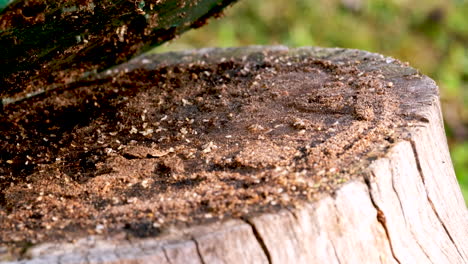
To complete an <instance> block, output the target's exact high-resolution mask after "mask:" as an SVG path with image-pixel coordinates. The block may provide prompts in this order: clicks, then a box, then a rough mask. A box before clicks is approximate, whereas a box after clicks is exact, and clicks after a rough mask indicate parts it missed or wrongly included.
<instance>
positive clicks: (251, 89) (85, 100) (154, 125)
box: [0, 53, 403, 247]
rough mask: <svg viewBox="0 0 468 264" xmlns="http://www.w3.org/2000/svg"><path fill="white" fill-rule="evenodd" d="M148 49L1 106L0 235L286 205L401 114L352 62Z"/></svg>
mask: <svg viewBox="0 0 468 264" xmlns="http://www.w3.org/2000/svg"><path fill="white" fill-rule="evenodd" d="M150 60H151V57H148V58H145V59H143V60H141V61H140V63H141V67H136V68H135V69H133V70H128V69H127V70H125V69H123V68H120V69H118V70H115V71H110V75H106V77H102V78H100V79H95V80H88V81H81V82H78V83H74V84H71V85H68V87H67V88H66V89H63V90H60V91H53V92H50V93H47V94H44V95H43V96H39V97H36V98H31V99H29V100H26V101H22V102H19V103H17V104H12V105H8V106H7V107H6V108H5V109H3V113H2V114H1V116H0V133H1V135H2V136H1V137H0V146H1V152H0V159H1V160H0V161H1V163H0V186H1V194H0V222H1V223H2V224H1V226H0V241H1V244H0V245H3V246H9V247H12V246H18V247H23V246H25V245H29V244H34V243H39V242H45V241H73V240H74V239H76V238H78V237H81V236H86V235H92V234H102V235H112V234H115V233H121V232H125V233H126V234H127V235H128V236H136V237H147V236H157V235H158V234H159V233H160V232H162V231H163V230H164V228H165V227H167V226H169V225H190V224H194V223H202V222H205V221H218V220H219V219H223V218H229V217H243V216H246V215H249V214H253V213H260V212H264V211H272V210H275V208H280V207H283V208H284V207H293V206H297V205H300V204H301V203H302V202H304V201H311V200H314V199H316V198H318V197H320V196H321V195H323V194H330V193H333V191H334V190H335V189H336V188H337V187H338V186H339V185H340V184H342V183H344V182H346V181H348V180H349V179H350V178H352V177H358V176H359V175H360V173H359V172H360V170H361V167H362V166H365V165H366V164H367V163H368V162H369V161H371V160H373V159H375V158H376V157H377V156H379V155H381V153H383V152H384V151H385V149H386V148H388V146H389V145H390V144H391V143H392V142H393V140H395V138H394V135H395V134H394V131H395V128H396V127H398V126H399V125H400V124H401V123H402V122H403V119H402V118H401V117H400V115H398V114H395V113H398V112H399V111H400V108H399V102H400V100H401V99H400V98H399V97H398V95H397V93H394V92H393V89H394V88H395V87H394V86H395V85H394V84H393V83H392V82H390V81H389V80H386V79H385V77H384V76H383V75H382V74H381V73H380V72H378V71H365V70H362V69H361V68H360V65H361V62H360V61H351V62H340V61H327V60H319V59H313V58H310V57H301V56H295V57H289V56H288V55H281V54H269V53H256V54H253V55H252V56H246V57H242V58H220V59H219V60H218V61H216V62H212V61H211V62H209V61H204V60H196V61H192V62H183V63H180V64H169V65H167V64H165V63H159V64H155V65H154V67H152V69H150V70H148V69H147V68H148V67H146V68H145V67H143V66H144V64H145V63H148V62H149V61H150Z"/></svg>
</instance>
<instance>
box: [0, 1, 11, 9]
mask: <svg viewBox="0 0 468 264" xmlns="http://www.w3.org/2000/svg"><path fill="white" fill-rule="evenodd" d="M11 2H13V0H0V11H2V9H3V8H5V7H6V6H7V5H8V4H9V3H11Z"/></svg>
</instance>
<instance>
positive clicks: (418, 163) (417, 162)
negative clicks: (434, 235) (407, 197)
mask: <svg viewBox="0 0 468 264" xmlns="http://www.w3.org/2000/svg"><path fill="white" fill-rule="evenodd" d="M409 142H410V143H411V149H412V150H413V155H414V157H415V159H416V168H417V170H418V173H419V175H420V177H421V181H422V183H423V185H424V189H425V191H426V198H427V201H428V202H429V204H430V205H431V208H432V211H433V212H434V215H435V216H436V218H437V220H438V221H439V223H440V224H441V225H442V228H443V229H444V231H445V233H446V234H447V236H448V238H449V239H450V241H451V242H452V244H453V246H454V247H455V250H456V252H457V253H458V256H459V257H460V259H464V260H465V261H467V260H466V259H465V258H464V257H463V254H462V253H461V251H460V249H459V248H458V245H457V243H455V240H454V239H453V237H452V235H451V234H450V232H449V230H448V229H447V226H446V225H445V223H444V221H443V220H442V218H441V217H440V215H439V212H437V210H436V208H435V206H434V203H433V202H432V199H431V197H430V196H429V192H428V190H427V187H426V179H425V176H424V174H423V170H422V167H421V162H420V160H419V154H418V151H417V148H416V142H415V141H414V140H413V139H412V138H410V139H409Z"/></svg>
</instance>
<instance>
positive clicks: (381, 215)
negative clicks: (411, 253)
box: [364, 172, 401, 264]
mask: <svg viewBox="0 0 468 264" xmlns="http://www.w3.org/2000/svg"><path fill="white" fill-rule="evenodd" d="M370 174H371V175H372V176H373V177H374V178H375V177H376V176H375V174H374V173H373V172H370ZM392 178H393V177H392ZM364 182H365V184H366V185H367V191H368V194H369V198H370V201H371V203H372V205H373V206H374V208H375V210H376V211H377V221H378V222H379V223H380V225H381V226H382V227H383V229H384V231H385V236H386V237H387V240H388V245H389V246H390V251H391V252H392V256H393V258H394V259H395V261H396V262H398V264H401V261H400V260H399V259H398V257H397V256H396V254H395V250H394V248H393V243H392V238H391V236H390V232H389V231H388V227H387V220H386V218H385V214H384V212H383V211H382V210H381V209H380V207H379V206H378V205H377V203H376V201H375V198H374V197H373V195H372V185H371V183H370V177H369V175H367V174H366V175H364ZM392 185H393V181H392ZM398 200H399V199H398ZM400 206H401V203H400Z"/></svg>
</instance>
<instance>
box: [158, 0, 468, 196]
mask: <svg viewBox="0 0 468 264" xmlns="http://www.w3.org/2000/svg"><path fill="white" fill-rule="evenodd" d="M254 44H264V45H272V44H284V45H288V46H292V47H296V46H324V47H345V48H356V49H364V50H369V51H372V52H378V53H382V54H384V55H387V56H392V57H395V58H398V59H400V60H402V61H408V62H410V64H411V65H412V66H414V67H416V68H418V69H420V70H421V71H422V72H423V73H424V74H426V75H428V76H430V77H431V78H433V79H435V80H436V82H437V83H438V84H439V86H440V88H441V98H442V104H443V110H444V118H445V122H446V124H445V125H446V130H447V136H448V142H449V146H450V149H451V154H452V159H453V163H454V167H455V171H456V173H457V177H458V179H459V182H460V186H461V188H462V191H463V193H464V195H465V200H466V201H467V202H468V1H466V0H448V1H435V0H414V1H410V0H393V1H390V0H373V1H372V0H368V1H366V0H315V1H312V0H290V1H284V0H269V1H260V0H240V1H239V2H238V3H237V4H235V5H234V6H233V7H232V8H230V9H229V10H227V12H226V15H225V17H223V18H222V19H220V20H217V21H211V23H210V24H208V25H207V26H205V27H203V28H201V29H198V30H194V31H191V32H188V33H186V34H184V35H183V36H182V37H180V38H179V39H177V40H174V41H172V42H170V43H168V44H166V45H163V46H162V47H158V48H156V49H155V50H154V52H163V51H170V50H182V49H192V48H200V47H213V46H218V47H226V46H243V45H254ZM441 184H443V183H441Z"/></svg>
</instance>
